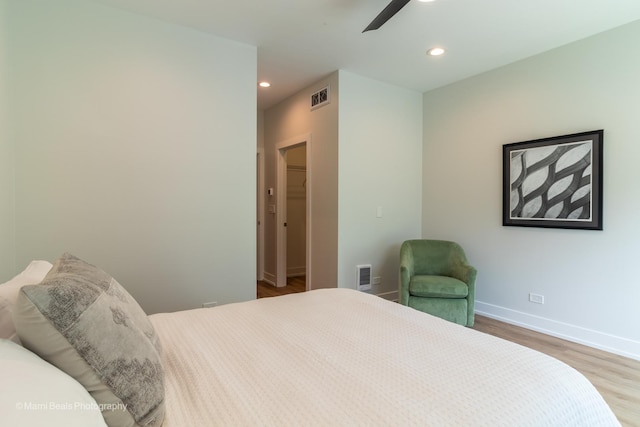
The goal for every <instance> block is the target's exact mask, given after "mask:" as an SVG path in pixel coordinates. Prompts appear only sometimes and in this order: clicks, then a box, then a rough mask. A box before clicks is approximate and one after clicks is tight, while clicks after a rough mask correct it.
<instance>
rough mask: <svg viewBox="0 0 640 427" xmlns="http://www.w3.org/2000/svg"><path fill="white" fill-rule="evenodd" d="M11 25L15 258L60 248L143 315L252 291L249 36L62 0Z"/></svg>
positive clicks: (24, 0) (48, 255) (14, 18)
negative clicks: (124, 293)
mask: <svg viewBox="0 0 640 427" xmlns="http://www.w3.org/2000/svg"><path fill="white" fill-rule="evenodd" d="M9 21H10V25H9V32H10V34H11V37H10V43H11V44H10V48H12V49H11V57H10V63H11V69H10V71H11V79H10V82H9V83H10V84H11V86H12V89H13V93H14V94H15V97H14V98H13V99H12V101H13V102H12V105H11V109H12V117H13V118H14V122H13V123H12V125H13V127H14V130H15V132H14V136H15V138H14V140H13V141H12V142H13V143H14V144H15V147H16V162H15V165H16V217H17V231H16V233H17V238H16V241H17V244H16V253H17V266H18V267H21V266H23V265H25V264H26V263H27V262H28V261H29V260H31V259H33V258H44V259H49V260H53V259H54V258H56V257H57V256H59V255H60V254H61V253H62V252H63V251H70V252H72V253H75V254H76V255H78V256H80V257H82V258H85V259H86V260H87V261H89V262H92V263H95V264H97V265H99V266H101V267H103V268H104V269H105V270H107V271H108V272H110V273H111V274H113V275H114V276H115V277H116V278H117V279H118V280H119V281H120V282H121V283H122V284H123V285H124V286H125V287H127V288H128V289H129V290H130V292H131V293H132V294H133V295H134V297H136V298H137V299H138V301H139V302H140V303H141V305H142V306H143V308H144V309H145V310H146V311H148V312H157V311H172V310H179V309H186V308H192V307H199V306H200V305H201V304H202V303H204V302H207V301H218V302H219V303H226V302H230V301H239V300H247V299H253V298H255V278H256V275H255V253H256V243H255V240H256V239H255V236H256V235H255V218H256V204H255V203H256V201H255V194H256V193H255V188H256V161H255V156H256V120H257V119H256V63H257V59H256V58H257V55H256V49H255V47H252V46H247V45H243V44H239V43H236V42H232V41H229V40H224V39H220V38H217V37H214V36H211V35H207V34H204V33H200V32H197V31H194V30H191V29H188V28H184V27H179V26H174V25H169V24H166V23H163V22H160V21H157V20H153V19H149V18H145V17H142V16H138V15H134V14H130V13H127V12H123V11H119V10H116V9H111V8H108V7H103V6H100V5H96V4H91V3H87V2H76V1H72V0H60V1H56V2H42V1H37V0H21V1H17V2H11V3H10V6H9Z"/></svg>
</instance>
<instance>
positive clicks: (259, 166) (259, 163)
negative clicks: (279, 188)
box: [256, 147, 264, 280]
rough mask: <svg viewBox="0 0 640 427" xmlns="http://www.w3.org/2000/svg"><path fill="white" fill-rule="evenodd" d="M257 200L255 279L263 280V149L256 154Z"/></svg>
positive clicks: (259, 148)
mask: <svg viewBox="0 0 640 427" xmlns="http://www.w3.org/2000/svg"><path fill="white" fill-rule="evenodd" d="M256 175H257V200H256V204H257V206H256V211H257V218H256V227H257V229H256V231H257V232H256V239H257V242H256V252H257V253H256V258H257V259H256V270H257V271H256V278H257V280H264V149H263V148H262V147H258V150H257V153H256Z"/></svg>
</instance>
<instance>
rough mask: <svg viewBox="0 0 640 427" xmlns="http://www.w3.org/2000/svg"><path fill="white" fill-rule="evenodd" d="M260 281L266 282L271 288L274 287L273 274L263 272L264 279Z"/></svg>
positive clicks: (274, 276) (274, 279) (274, 277)
mask: <svg viewBox="0 0 640 427" xmlns="http://www.w3.org/2000/svg"><path fill="white" fill-rule="evenodd" d="M262 280H263V281H265V282H267V283H268V284H270V285H272V286H275V285H276V275H275V274H271V273H267V272H266V271H265V272H264V277H263V278H262Z"/></svg>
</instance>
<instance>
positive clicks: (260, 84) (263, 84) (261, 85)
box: [258, 82, 271, 87]
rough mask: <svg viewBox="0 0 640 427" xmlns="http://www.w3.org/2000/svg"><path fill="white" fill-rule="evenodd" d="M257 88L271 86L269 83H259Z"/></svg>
mask: <svg viewBox="0 0 640 427" xmlns="http://www.w3.org/2000/svg"><path fill="white" fill-rule="evenodd" d="M258 86H260V87H269V86H271V83H269V82H260V83H258Z"/></svg>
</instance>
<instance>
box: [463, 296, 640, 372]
mask: <svg viewBox="0 0 640 427" xmlns="http://www.w3.org/2000/svg"><path fill="white" fill-rule="evenodd" d="M475 309H476V310H475V311H476V313H477V314H479V315H481V316H486V317H490V318H492V319H496V320H500V321H502V322H505V323H510V324H512V325H516V326H521V327H523V328H526V329H531V330H533V331H537V332H541V333H543V334H547V335H551V336H554V337H558V338H562V339H565V340H567V341H572V342H576V343H579V344H584V345H586V346H589V347H593V348H597V349H600V350H604V351H608V352H610V353H615V354H619V355H620V356H624V357H629V358H631V359H635V360H640V341H634V340H630V339H628V338H623V337H618V336H615V335H611V334H607V333H604V332H600V331H595V330H593V329H587V328H583V327H581V326H576V325H571V324H569V323H564V322H558V321H557V320H552V319H547V318H544V317H540V316H535V315H532V314H528V313H524V312H521V311H517V310H512V309H510V308H505V307H500V306H497V305H493V304H488V303H484V302H481V301H476V302H475Z"/></svg>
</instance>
